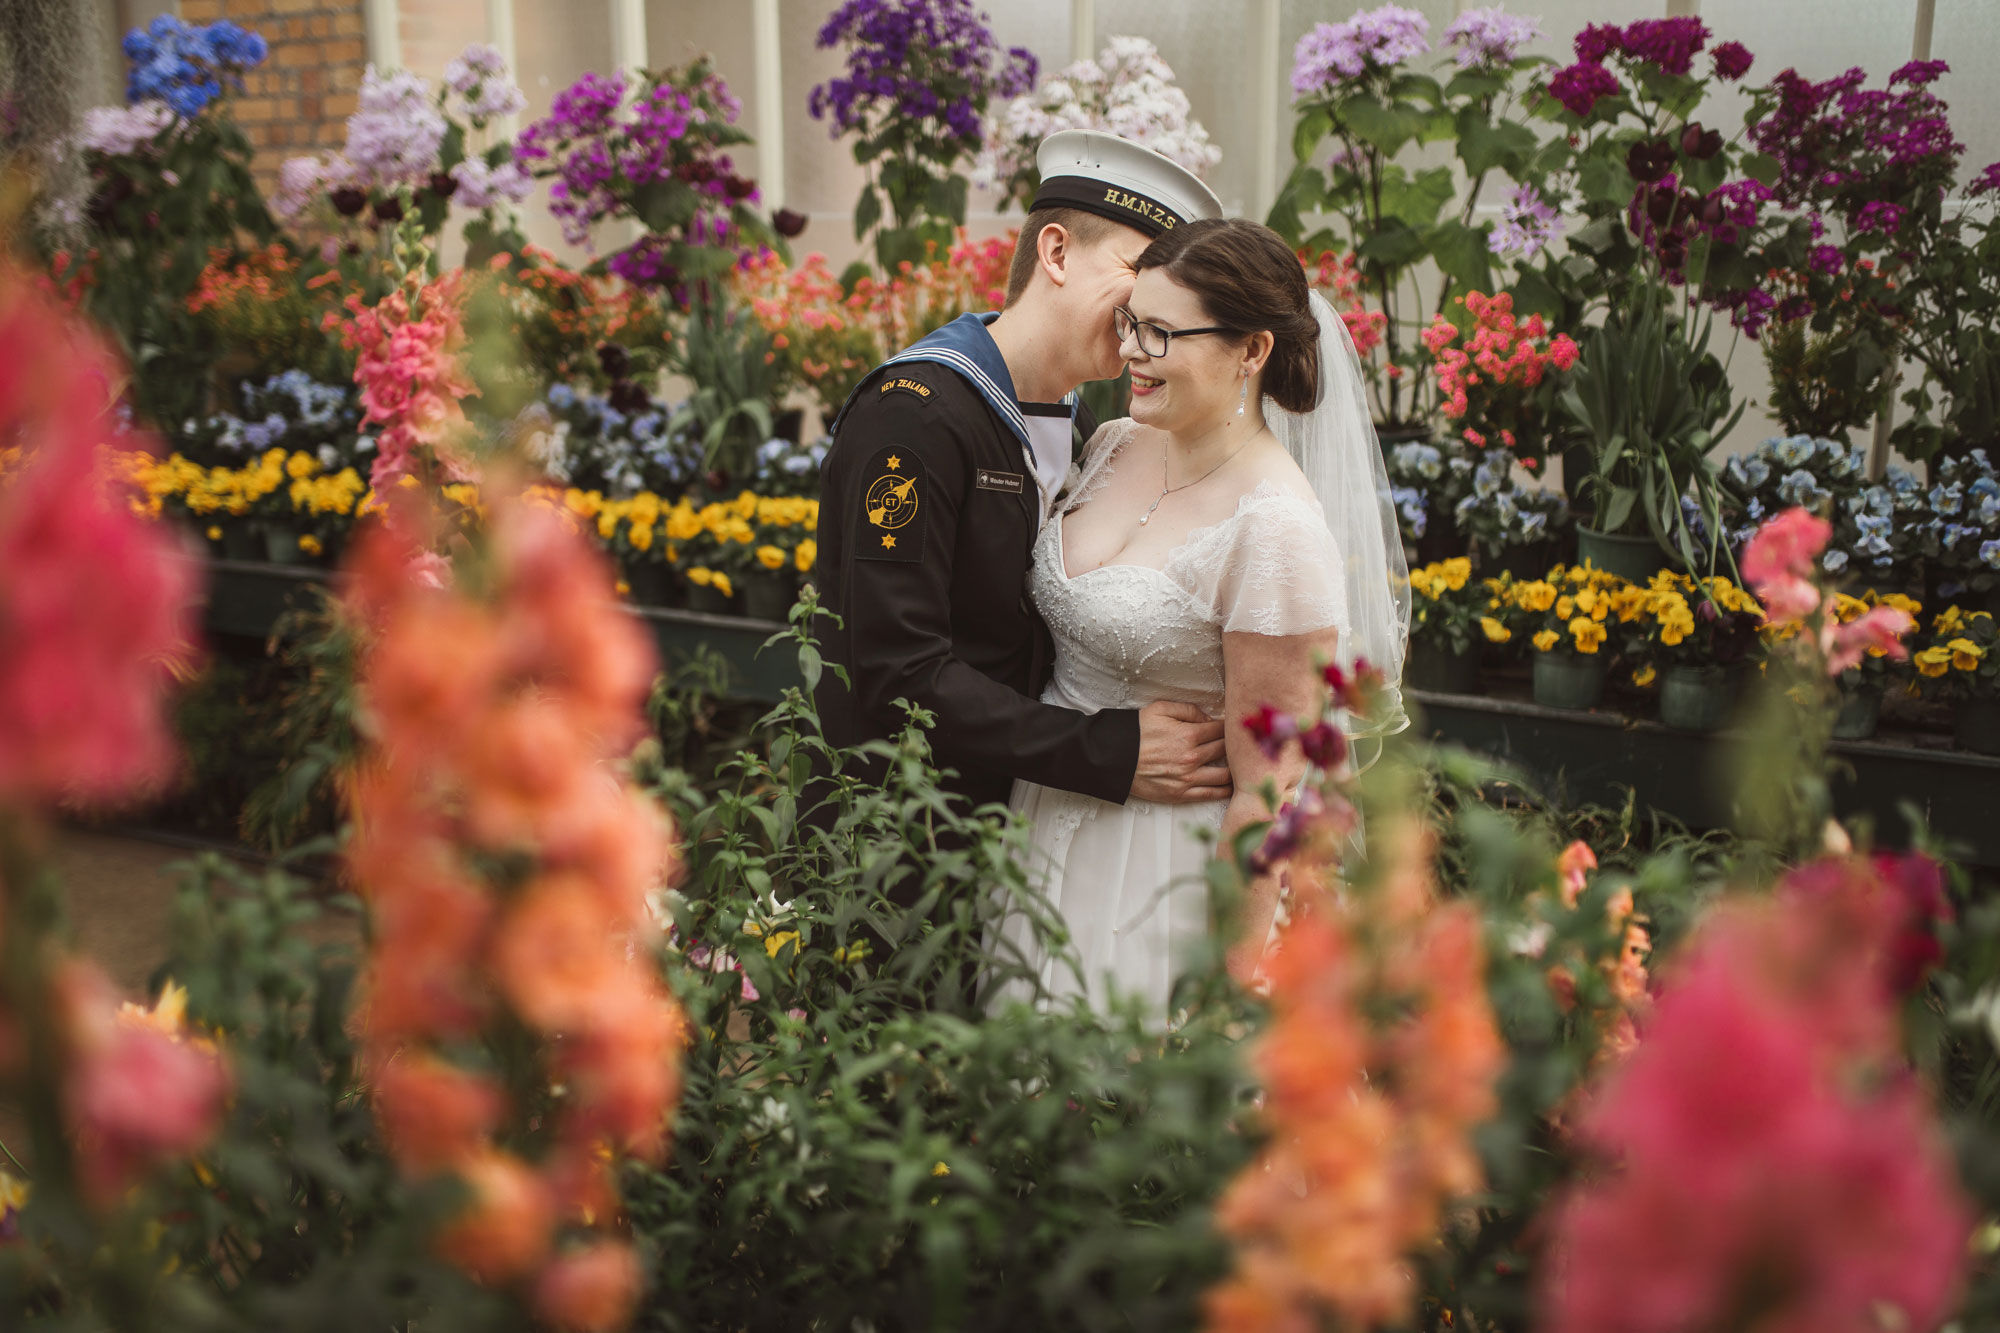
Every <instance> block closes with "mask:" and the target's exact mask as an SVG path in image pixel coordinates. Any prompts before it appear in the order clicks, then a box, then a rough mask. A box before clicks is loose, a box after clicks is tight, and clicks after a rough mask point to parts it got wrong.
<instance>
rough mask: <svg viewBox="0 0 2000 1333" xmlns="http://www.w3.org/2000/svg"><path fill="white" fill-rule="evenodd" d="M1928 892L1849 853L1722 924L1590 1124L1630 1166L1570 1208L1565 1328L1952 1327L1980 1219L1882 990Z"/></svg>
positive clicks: (1554, 1274)
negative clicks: (1896, 928) (1900, 919)
mask: <svg viewBox="0 0 2000 1333" xmlns="http://www.w3.org/2000/svg"><path fill="white" fill-rule="evenodd" d="M1912 878H1913V879H1914V878H1918V877H1916V876H1914V875H1913V876H1912ZM1921 888H1922V886H1921V885H1918V889H1919V890H1921ZM1921 901H1922V897H1921V892H1918V893H1915V894H1908V893H1904V892H1902V891H1900V890H1896V889H1894V888H1893V887H1892V886H1888V885H1886V884H1885V882H1884V880H1883V879H1882V878H1880V877H1879V876H1878V875H1877V874H1875V873H1872V872H1871V871H1870V869H1869V867H1868V866H1867V865H1866V863H1863V862H1858V861H1855V860H1852V859H1840V860H1829V861H1824V862H1820V863H1817V864H1815V865H1813V866H1809V867H1806V868H1805V869H1803V870H1801V871H1798V872H1794V874H1793V876H1792V877H1790V879H1789V880H1788V881H1787V883H1786V884H1785V885H1783V886H1781V887H1780V890H1779V892H1778V894H1777V895H1776V896H1775V897H1774V898H1773V899H1771V900H1766V901H1763V902H1759V903H1755V904H1750V903H1738V904H1733V905H1731V906H1728V907H1725V908H1723V909H1721V910H1719V911H1717V912H1716V913H1714V914H1713V915H1712V916H1711V917H1710V918H1709V920H1708V921H1707V922H1706V923H1705V925H1704V927H1703V928H1702V929H1701V930H1700V931H1699V932H1698V933H1697V935H1696V938H1695V941H1694V943H1693V944H1692V945H1691V946H1690V950H1689V952H1688V953H1687V954H1686V955H1685V956H1684V960H1683V963H1682V965H1681V966H1680V968H1679V969H1678V970H1677V972H1676V973H1675V974H1674V975H1673V976H1672V977H1671V978H1670V980H1669V984H1668V985H1667V986H1665V987H1664V988H1663V990H1662V993H1661V994H1660V996H1659V999H1658V1001H1657V1008H1656V1009H1655V1011H1654V1016H1653V1019H1652V1021H1651V1022H1650V1023H1649V1024H1648V1025H1647V1026H1646V1028H1645V1030H1644V1034H1643V1040H1642V1041H1641V1042H1640V1043H1639V1045H1638V1047H1637V1048H1636V1049H1635V1050H1634V1051H1632V1052H1631V1054H1630V1055H1629V1056H1628V1057H1627V1058H1626V1060H1625V1062H1624V1063H1623V1064H1622V1065H1621V1066H1620V1068H1619V1072H1618V1073H1617V1074H1616V1075H1615V1076H1614V1077H1613V1078H1612V1079H1611V1080H1610V1082H1609V1083H1607V1084H1606V1085H1605V1087H1604V1088H1603V1089H1602V1091H1601V1093H1600V1095H1599V1097H1598V1098H1597V1099H1596V1101H1595V1102H1594V1103H1593V1104H1592V1107H1591V1109H1590V1111H1589V1112H1588V1114H1587V1116H1586V1118H1585V1120H1584V1122H1583V1124H1582V1125H1581V1126H1580V1134H1581V1137H1582V1139H1583V1141H1584V1142H1586V1143H1588V1144H1590V1145H1592V1146H1594V1147H1595V1148H1597V1149H1598V1150H1599V1151H1601V1152H1602V1153H1604V1154H1605V1155H1606V1157H1607V1158H1608V1159H1610V1160H1611V1161H1613V1162H1615V1163H1616V1167H1615V1169H1614V1170H1608V1171H1606V1172H1604V1173H1602V1174H1600V1175H1597V1176H1595V1177H1592V1178H1589V1179H1587V1180H1586V1182H1585V1183H1584V1184H1583V1185H1582V1186H1581V1187H1580V1188H1578V1189H1577V1190H1576V1191H1575V1192H1574V1193H1572V1194H1571V1195H1570V1196H1569V1198H1568V1199H1567V1200H1565V1201H1564V1202H1562V1203H1561V1204H1559V1205H1558V1206H1557V1209H1556V1214H1555V1221H1554V1231H1553V1241H1554V1254H1555V1256H1556V1257H1557V1262H1556V1263H1553V1264H1551V1265H1549V1267H1548V1268H1547V1269H1546V1270H1545V1272H1546V1278H1545V1281H1544V1284H1543V1291H1542V1301H1543V1307H1544V1311H1545V1314H1546V1316H1547V1323H1548V1326H1549V1327H1550V1328H1551V1329H1552V1330H1554V1333H1594V1331H1595V1330H1612V1329H1616V1330H1620V1333H1654V1331H1655V1330H1658V1331H1659V1333H1668V1331H1669V1330H1682V1329H1689V1328H1726V1327H1736V1326H1748V1325H1749V1324H1750V1323H1752V1322H1754V1323H1755V1325H1756V1327H1758V1328H1760V1329H1766V1330H1772V1331H1773V1333H1807V1331H1808V1330H1812V1331H1813V1333H1821V1331H1823V1330H1854V1331H1855V1333H1860V1330H1864V1329H1873V1328H1879V1327H1882V1326H1884V1324H1885V1323H1886V1322H1888V1321H1889V1320H1890V1319H1893V1320H1894V1322H1895V1323H1896V1324H1897V1325H1898V1326H1900V1327H1908V1328H1934V1327H1936V1326H1937V1325H1938V1323H1939V1322H1940V1321H1941V1320H1942V1319H1943V1318H1944V1317H1945V1315H1946V1314H1947V1313H1948V1312H1949V1311H1950V1309H1951V1308H1952V1302H1953V1300H1954V1298H1955V1295H1956V1292H1957V1289H1958V1286H1959V1283H1960V1276H1961V1268H1962V1265H1963V1263H1964V1256H1965V1249H1966V1246H1965V1240H1966V1236H1967V1234H1968V1232H1969V1231H1970V1229H1971V1225H1972V1216H1971V1213H1970V1211H1969V1210H1968V1208H1967V1205H1966V1203H1965V1200H1964V1198H1963V1196H1962V1194H1961V1193H1960V1190H1959V1188H1958V1185H1957V1182H1956V1179H1955V1173H1954V1170H1953V1165H1952V1160H1951V1156H1950V1153H1949V1151H1948V1149H1947V1147H1946V1145H1945V1143H1944V1141H1943V1137H1942V1135H1941V1134H1940V1133H1939V1131H1938V1127H1937V1125H1936V1123H1935V1119H1934V1117H1933V1115H1932V1113H1931V1110H1930V1108H1929V1106H1928V1105H1927V1103H1926V1100H1925V1094H1924V1090H1923V1085H1922V1084H1921V1083H1920V1082H1919V1081H1918V1080H1917V1079H1915V1078H1913V1077H1911V1076H1910V1074H1909V1072H1908V1070H1907V1068H1906V1067H1905V1066H1904V1065H1903V1063H1902V1056H1901V1053H1900V1051H1899V1049H1898V1046H1897V1042H1896V1037H1895V1032H1896V1020H1895V1010H1894V1005H1895V1002H1896V1001H1895V995H1894V993H1893V992H1892V991H1891V989H1890V988H1889V987H1888V986H1887V985H1885V984H1883V978H1884V972H1883V959H1884V957H1885V954H1884V949H1885V946H1886V945H1887V943H1888V941H1887V939H1886V937H1887V936H1888V935H1889V934H1890V933H1891V931H1890V929H1888V927H1889V926H1891V925H1892V922H1891V920H1890V918H1891V916H1893V915H1895V914H1897V913H1902V914H1904V915H1909V916H1913V915H1918V914H1920V913H1919V912H1916V911H1913V910H1912V909H1909V908H1905V907H1904V906H1902V904H1904V903H1906V902H1907V903H1915V904H1918V905H1919V907H1920V906H1921ZM1885 1312H1886V1313H1885Z"/></svg>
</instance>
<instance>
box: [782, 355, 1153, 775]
mask: <svg viewBox="0 0 2000 1333" xmlns="http://www.w3.org/2000/svg"><path fill="white" fill-rule="evenodd" d="M967 318H972V317H970V316H968V317H967ZM961 322H962V321H961ZM947 327H948V328H954V329H955V327H956V326H947ZM961 332H962V331H961ZM934 336H935V335H934ZM974 336H975V337H984V330H983V328H982V329H980V330H978V331H977V332H976V333H975V334H974ZM927 341H928V340H927ZM985 343H986V346H987V347H991V339H990V338H986V339H985ZM922 346H923V345H922V344H919V347H920V348H921V347H922ZM917 350H918V349H912V351H911V352H910V353H906V354H905V356H914V355H915V353H916V351H917ZM981 359H982V360H984V361H985V363H986V365H987V366H988V367H991V366H992V365H993V364H994V363H995V362H997V360H998V357H997V349H996V351H995V354H994V355H993V356H992V357H990V358H985V357H982V358H981ZM973 373H974V374H979V373H981V372H979V371H976V370H975V371H973ZM1001 373H1002V374H1004V369H1002V371H1001ZM992 383H993V382H992V380H991V379H989V380H988V393H982V392H981V391H980V389H979V388H977V387H975V385H974V383H973V382H971V381H970V380H969V379H968V378H967V376H966V375H965V374H962V373H960V372H959V371H957V370H954V369H952V368H950V367H949V366H948V365H946V364H942V363H940V362H935V361H928V360H921V359H919V360H906V359H902V358H898V359H897V360H893V361H891V362H888V363H886V364H884V365H882V366H880V367H878V368H877V369H876V370H875V371H874V372H873V373H872V374H871V375H870V376H869V377H868V378H867V379H866V380H864V381H862V383H861V385H860V387H859V388H857V389H856V390H855V393H854V395H853V396H852V397H851V398H850V399H849V400H848V403H847V406H846V407H845V408H843V409H842V412H841V415H840V417H839V419H838V420H837V422H836V424H835V427H834V433H833V442H832V445H831V447H830V448H829V450H828V452H827V457H826V462H825V464H824V465H823V470H822V486H821V494H820V511H819V512H820V519H819V557H818V561H817V571H818V572H817V575H816V582H817V583H818V585H819V592H820V601H821V604H822V605H823V606H825V607H826V608H827V609H829V610H831V611H833V612H834V613H835V614H837V615H838V616H840V617H841V620H842V624H841V626H840V627H839V628H837V629H835V628H829V627H828V626H830V624H831V622H828V621H822V622H820V623H821V626H822V628H821V629H820V631H819V633H820V635H821V638H822V645H821V646H822V650H823V652H824V653H825V655H826V657H827V659H828V660H829V661H832V662H836V663H839V664H840V665H841V666H843V667H845V668H846V669H847V672H848V674H849V677H850V678H851V680H852V681H853V688H852V689H851V690H850V689H849V688H848V687H847V686H846V685H843V684H842V682H841V681H840V679H839V677H838V676H836V675H835V674H834V673H833V672H832V671H828V672H827V673H826V674H825V675H824V676H823V677H822V678H821V680H820V685H819V688H818V690H817V692H816V695H815V698H816V701H817V703H818V705H819V712H820V719H821V723H822V725H823V726H824V728H825V731H826V737H827V739H828V740H829V741H830V742H832V743H833V744H835V745H853V744H857V743H859V742H862V741H866V740H872V739H879V738H884V737H887V736H891V735H893V734H895V733H896V732H897V731H900V730H901V728H902V725H903V718H904V715H903V712H902V710H901V709H900V708H898V707H897V706H896V701H897V700H898V699H908V700H910V701H911V702H912V703H915V704H918V705H920V706H922V707H924V708H926V709H929V710H930V711H931V712H933V713H934V714H936V718H937V725H936V727H935V729H934V730H933V731H932V732H931V744H932V747H933V749H934V751H935V753H936V757H937V761H938V764H939V765H940V767H944V768H951V769H955V770H957V774H958V776H957V777H956V778H955V779H954V780H952V781H951V782H949V783H948V784H947V785H948V787H949V788H950V789H951V790H953V791H956V792H958V793H959V794H961V795H963V796H965V797H967V798H968V799H970V800H971V801H972V802H974V803H975V804H979V803H984V802H988V801H1005V800H1006V799H1007V796H1008V793H1009V790H1010V789H1011V787H1012V784H1013V781H1014V779H1016V778H1023V779H1026V780H1028V781H1031V782H1037V783H1041V784H1042V785H1044V786H1050V787H1060V788H1063V789H1065V790H1068V791H1075V792H1081V793H1083V794H1085V795H1089V796H1095V797H1098V798H1100V799H1102V800H1106V801H1112V802H1122V801H1124V800H1125V798H1126V796H1127V795H1128V794H1129V793H1130V791H1131V787H1132V778H1133V774H1134V771H1135V770H1136V768H1137V765H1138V755H1139V720H1138V714H1137V713H1136V712H1135V711H1132V710H1129V709H1121V710H1107V711H1105V712H1101V713H1096V714H1086V713H1080V712H1077V711H1075V710H1073V709H1067V708H1060V707H1056V706H1054V705H1051V704H1045V703H1042V702H1041V701H1040V699H1039V697H1038V696H1039V695H1040V693H1041V690H1042V688H1043V687H1044V686H1045V685H1046V684H1047V683H1048V678H1049V674H1050V671H1051V668H1052V665H1053V656H1054V654H1053V648H1052V644H1051V641H1050V638H1049V631H1048V627H1047V626H1046V625H1044V624H1043V623H1042V619H1041V617H1040V615H1039V614H1037V612H1036V610H1035V606H1034V603H1033V601H1032V600H1031V599H1030V598H1029V596H1028V569H1029V564H1030V561H1031V559H1032V556H1033V551H1034V546H1035V538H1036V536H1037V533H1038V531H1039V528H1040V522H1041V499H1040V493H1039V491H1038V490H1037V489H1036V485H1035V476H1034V471H1033V468H1032V466H1031V465H1030V462H1029V457H1028V455H1027V451H1026V449H1025V447H1024V439H1023V436H1022V435H1020V434H1017V433H1016V431H1015V429H1014V428H1013V427H1012V426H1011V425H1009V424H1008V422H1007V420H1005V419H1004V418H1003V416H1002V413H1001V411H1000V410H998V409H996V407H995V405H994V401H993V399H992V398H991V397H989V394H990V393H991V390H992ZM1001 388H1002V389H1003V390H1004V391H1005V392H1006V393H1007V394H1009V395H1011V392H1012V385H1011V383H1006V382H1005V381H1002V382H1001ZM1007 401H1008V404H1009V406H1011V405H1012V404H1011V397H1010V398H1009V399H1008V400H1007Z"/></svg>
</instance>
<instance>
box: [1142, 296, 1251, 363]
mask: <svg viewBox="0 0 2000 1333" xmlns="http://www.w3.org/2000/svg"><path fill="white" fill-rule="evenodd" d="M1111 320H1112V328H1113V329H1114V330H1116V331H1117V334H1118V341H1119V342H1121V343H1122V342H1124V341H1125V340H1126V339H1127V338H1133V337H1136V338H1137V339H1138V340H1139V350H1140V351H1142V352H1144V353H1145V354H1146V355H1147V356H1165V355H1166V354H1167V349H1168V348H1169V347H1171V346H1172V345H1173V341H1174V339H1176V338H1191V337H1193V336H1194V335H1195V334H1197V333H1234V332H1236V330H1235V329H1232V328H1226V327H1224V326H1223V325H1221V324H1212V325H1210V326H1209V327H1207V328H1205V329H1165V328H1161V327H1160V326H1159V325H1158V324H1149V323H1147V322H1146V321H1145V320H1143V319H1137V318H1134V317H1133V314H1132V312H1131V311H1129V310H1127V309H1126V308H1125V307H1124V306H1122V305H1121V306H1119V307H1118V308H1117V309H1115V310H1113V311H1112V312H1111Z"/></svg>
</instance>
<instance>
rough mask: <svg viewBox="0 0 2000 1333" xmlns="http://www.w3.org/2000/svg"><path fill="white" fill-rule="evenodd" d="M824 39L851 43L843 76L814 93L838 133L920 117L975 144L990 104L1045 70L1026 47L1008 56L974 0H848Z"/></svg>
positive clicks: (820, 112)
mask: <svg viewBox="0 0 2000 1333" xmlns="http://www.w3.org/2000/svg"><path fill="white" fill-rule="evenodd" d="M818 45H819V46H820V47H821V48H823V49H825V48H831V47H836V46H841V45H845V46H846V47H847V48H848V50H847V66H846V70H845V73H844V74H843V75H842V76H841V77H839V78H834V79H830V80H828V81H827V82H825V83H822V84H820V85H818V86H817V87H815V88H814V89H813V90H812V91H811V93H810V94H808V95H807V98H806V109H807V110H808V111H809V112H810V113H811V114H812V116H813V118H814V119H815V120H824V119H831V120H832V122H833V132H834V134H835V135H836V136H838V135H840V134H843V133H846V132H848V131H859V132H861V133H863V134H867V133H872V132H873V129H874V128H875V127H877V126H879V125H880V124H881V123H882V122H884V121H886V120H888V119H890V118H892V117H902V118H915V119H921V120H926V121H931V122H933V123H938V124H941V125H942V127H943V128H944V130H945V132H946V134H947V135H948V136H949V137H950V138H951V139H954V140H958V141H960V142H962V143H963V144H964V145H966V146H967V147H970V146H973V145H976V144H977V143H978V141H979V139H980V137H981V128H982V127H981V121H980V118H981V116H982V114H983V113H984V112H985V109H986V104H987V101H988V100H989V99H990V98H991V97H993V96H996V95H997V96H1000V97H1018V96H1020V95H1021V94H1023V93H1025V92H1027V91H1028V90H1029V89H1030V88H1032V87H1033V86H1034V83H1035V77H1036V75H1037V74H1038V73H1039V72H1040V70H1039V66H1038V64H1037V62H1036V60H1035V57H1034V54H1033V53H1032V52H1030V51H1028V50H1027V49H1025V48H1023V47H1018V46H1017V47H1012V48H1010V49H1009V50H1008V51H1007V52H1006V53H1005V55H1004V57H1002V56H1001V53H1000V50H999V45H998V43H996V42H995V41H994V39H993V32H992V30H991V29H990V28H988V27H987V25H986V16H985V15H984V14H982V13H980V12H979V11H977V10H975V9H974V8H973V7H972V4H971V0H846V3H844V4H843V5H841V6H840V8H839V9H836V10H835V11H834V12H833V14H832V15H831V16H830V17H829V18H828V19H827V21H826V23H825V24H824V25H822V26H821V28H820V30H819V36H818ZM996 61H997V63H996Z"/></svg>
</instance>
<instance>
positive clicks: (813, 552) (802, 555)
mask: <svg viewBox="0 0 2000 1333" xmlns="http://www.w3.org/2000/svg"><path fill="white" fill-rule="evenodd" d="M818 561H819V543H818V542H816V541H814V540H813V539H812V538H810V537H808V538H806V539H805V540H804V541H802V542H800V543H799V549H798V550H796V551H794V552H792V563H793V564H794V565H796V566H797V567H798V571H799V573H801V574H810V573H811V572H812V567H813V566H814V565H815V564H816V563H818Z"/></svg>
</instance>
